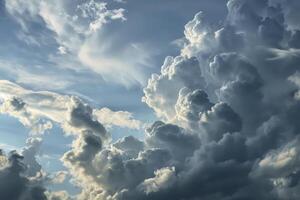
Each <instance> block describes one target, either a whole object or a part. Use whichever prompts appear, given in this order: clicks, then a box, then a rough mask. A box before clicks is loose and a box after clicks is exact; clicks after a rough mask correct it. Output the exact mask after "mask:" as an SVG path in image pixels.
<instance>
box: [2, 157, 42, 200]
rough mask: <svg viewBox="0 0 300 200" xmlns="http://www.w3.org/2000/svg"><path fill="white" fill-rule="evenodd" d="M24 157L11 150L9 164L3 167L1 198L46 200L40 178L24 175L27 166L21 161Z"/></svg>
mask: <svg viewBox="0 0 300 200" xmlns="http://www.w3.org/2000/svg"><path fill="white" fill-rule="evenodd" d="M2 156H3V155H2ZM22 158H23V157H22V156H20V155H19V154H17V153H16V152H11V153H10V155H9V156H8V158H7V159H8V161H7V164H6V165H5V166H4V167H2V168H1V170H0V198H1V199H11V200H20V199H28V200H43V199H45V200H46V199H47V198H46V195H45V189H44V187H43V186H42V184H41V183H40V180H39V179H38V178H36V179H29V178H27V177H26V176H24V175H23V173H24V172H25V169H26V168H25V166H24V164H23V163H22V161H21V160H22Z"/></svg>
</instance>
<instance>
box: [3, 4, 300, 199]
mask: <svg viewBox="0 0 300 200" xmlns="http://www.w3.org/2000/svg"><path fill="white" fill-rule="evenodd" d="M299 6H300V4H299V3H298V1H296V0H291V1H277V0H269V1H268V0H229V1H228V3H227V7H228V16H227V18H226V20H225V21H224V23H223V24H222V25H212V24H210V23H209V22H208V21H207V19H206V16H205V14H204V13H202V12H199V13H198V14H196V15H195V17H194V18H193V19H192V20H191V21H190V22H188V23H187V25H186V26H185V30H184V35H185V44H184V46H183V47H182V51H181V54H180V55H178V56H176V57H167V58H166V59H165V62H164V64H163V66H162V68H161V71H160V73H159V74H153V75H152V76H151V77H150V79H149V81H148V85H147V86H146V87H145V88H144V94H145V95H144V97H143V101H144V102H145V103H146V104H147V105H148V106H149V107H150V108H152V109H153V110H154V111H155V113H156V114H157V116H158V118H159V119H160V121H156V122H154V123H153V125H151V126H150V127H148V128H147V129H146V134H145V138H144V141H140V140H138V139H135V138H134V137H132V136H129V137H125V138H123V139H120V140H118V141H116V142H112V141H111V138H110V134H109V133H108V132H107V130H106V128H105V127H104V126H103V124H102V121H103V123H104V124H105V120H107V122H106V123H107V124H110V123H112V121H115V119H119V118H118V117H119V116H123V118H122V120H120V122H119V123H115V124H116V125H119V126H125V125H124V121H126V124H127V125H126V126H127V127H132V128H135V127H136V126H137V124H138V123H137V121H134V120H132V119H131V115H130V114H128V113H124V112H121V113H111V112H112V111H110V110H105V112H108V113H109V115H111V118H112V119H106V118H105V117H102V116H100V117H99V115H100V114H101V112H104V111H103V110H102V111H101V110H100V111H95V110H94V109H93V108H92V107H91V106H89V105H88V104H86V103H84V102H83V101H82V100H80V99H79V98H77V97H70V96H64V95H59V94H55V93H50V92H33V91H28V90H25V89H23V88H21V87H20V86H17V85H15V84H13V83H11V82H8V81H1V82H0V83H1V85H2V87H0V88H1V89H0V97H2V98H4V99H7V98H8V97H12V96H16V97H15V98H13V99H12V100H8V101H7V100H6V101H5V102H4V103H3V105H2V107H3V110H4V111H3V112H6V113H11V115H12V116H15V117H17V118H19V119H20V121H24V124H26V123H25V122H26V120H29V121H31V119H32V117H31V116H39V117H43V118H47V119H50V120H52V121H54V122H56V123H59V124H60V125H61V127H62V128H63V129H64V131H65V132H66V133H72V134H73V135H74V136H75V139H74V141H73V143H72V146H71V149H70V150H69V151H68V152H66V153H65V154H64V155H63V156H62V158H61V161H62V162H63V163H64V165H65V166H66V167H67V169H68V170H69V173H70V175H71V176H73V178H74V183H75V184H76V185H77V186H79V187H80V188H81V192H80V194H78V195H77V196H76V197H75V198H76V199H79V200H94V199H106V200H140V199H143V200H147V199H149V200H165V199H173V200H182V199H187V200H194V199H204V200H211V199H222V200H223V199H226V200H234V199H263V200H268V199H270V200H271V199H272V200H273V199H276V200H284V199H299V198H300V193H299V187H300V183H299V180H300V178H299V177H300V176H299V173H300V171H299V170H300V169H299V152H300V151H299V135H298V134H299V132H300V126H299V118H300V112H299V111H300V101H299V61H300V59H299V58H300V51H299V49H298V48H299V46H297V41H298V40H300V35H299V34H298V32H299V31H300V30H298V29H299V23H298V21H297V18H298V14H297V12H296V11H295V9H296V8H298V7H299ZM115 14H116V13H115ZM93 17H95V16H93ZM96 17H97V16H96ZM95 23H96V22H95ZM95 26H96V25H95ZM96 27H97V26H96ZM10 99H11V98H10ZM11 107H12V109H10V108H11ZM25 108H26V110H25ZM95 112H96V118H95V116H94V115H95ZM99 112H100V114H99ZM102 114H103V113H102ZM97 115H98V117H97ZM33 119H36V118H35V117H34V118H33ZM27 124H29V123H27ZM32 144H35V143H32ZM4 160H5V159H4ZM17 163H18V162H17ZM11 165H12V164H10V165H9V166H11ZM4 169H5V168H4ZM16 174H18V173H16ZM17 177H18V178H19V176H17ZM22 187H23V186H22ZM0 193H1V191H0ZM2 193H3V192H2ZM3 194H6V193H3ZM55 195H58V196H62V197H63V198H65V199H66V198H68V197H67V196H66V195H67V194H66V193H64V192H62V193H59V194H58V193H57V194H55V193H53V194H52V197H51V198H54V199H55ZM48 196H49V197H50V195H48Z"/></svg>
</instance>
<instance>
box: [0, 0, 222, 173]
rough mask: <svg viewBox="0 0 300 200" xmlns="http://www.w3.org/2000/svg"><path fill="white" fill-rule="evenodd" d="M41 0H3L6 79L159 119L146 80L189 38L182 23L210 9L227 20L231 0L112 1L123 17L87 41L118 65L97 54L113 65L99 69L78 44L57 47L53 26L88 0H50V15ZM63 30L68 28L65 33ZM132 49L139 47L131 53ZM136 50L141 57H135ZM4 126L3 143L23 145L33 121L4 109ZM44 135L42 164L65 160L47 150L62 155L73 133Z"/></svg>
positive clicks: (0, 121) (1, 63) (0, 75)
mask: <svg viewBox="0 0 300 200" xmlns="http://www.w3.org/2000/svg"><path fill="white" fill-rule="evenodd" d="M36 2H38V1H27V2H26V3H22V1H6V2H5V1H3V0H1V4H0V11H1V12H0V26H1V27H2V28H1V32H0V40H1V47H0V79H3V80H9V81H11V82H14V83H17V84H18V85H20V86H22V87H24V88H26V89H31V90H37V91H43V90H48V91H52V92H57V93H59V94H66V95H76V96H79V97H80V98H82V99H84V101H86V102H88V103H90V104H91V105H93V106H94V107H96V108H101V107H108V108H110V109H111V110H114V111H119V110H122V111H128V112H131V113H132V114H133V116H134V117H135V118H137V119H138V120H140V121H143V122H145V123H150V122H153V121H155V118H156V117H155V114H154V113H153V111H152V110H151V109H150V108H149V107H148V106H146V105H145V103H143V102H141V98H142V96H143V87H145V85H146V83H147V79H148V77H150V75H151V73H154V72H159V71H160V66H161V65H162V63H163V61H164V58H165V57H166V56H168V55H176V54H178V53H179V51H180V46H179V44H177V43H176V41H179V40H181V39H182V38H183V36H184V35H183V27H184V25H185V24H186V23H187V22H188V21H189V20H190V19H191V18H193V16H194V14H195V13H196V12H198V11H199V10H203V11H205V12H207V13H208V14H209V13H211V16H212V17H211V18H210V20H211V21H212V22H214V23H216V22H218V21H220V20H222V18H223V17H224V16H225V14H226V12H227V11H226V8H225V4H224V3H220V2H222V1H220V0H214V1H209V2H207V1H198V0H189V1H185V2H183V1H180V0H178V1H173V0H165V1H158V0H157V1H145V0H143V1H140V0H132V1H131V0H130V1H127V2H121V3H120V2H117V1H116V2H114V1H107V9H120V8H121V9H124V11H123V13H122V15H124V16H123V17H124V20H123V19H116V20H114V19H108V20H107V22H105V23H103V25H102V27H101V28H100V29H98V30H96V31H95V33H93V34H94V36H88V37H95V38H96V39H95V42H96V43H94V44H90V45H89V46H88V47H87V48H93V49H92V50H95V53H96V54H99V56H101V57H105V56H108V57H110V58H109V59H110V62H111V63H114V61H115V60H116V63H115V64H113V65H114V66H105V64H102V63H101V61H100V62H98V61H97V60H96V61H95V62H96V65H99V67H100V68H110V67H113V68H115V69H114V70H108V72H102V71H103V70H100V71H97V70H96V71H95V70H94V69H93V68H97V67H98V66H94V64H91V65H92V66H89V64H88V63H82V62H80V61H78V56H77V55H76V54H77V53H78V52H76V51H78V49H77V50H74V51H75V52H71V50H68V49H67V50H66V52H65V54H61V53H59V47H60V46H63V43H64V41H63V40H64V39H61V38H59V37H60V36H57V35H59V33H57V32H58V31H59V30H58V29H59V28H57V27H55V26H51V20H59V18H58V19H56V18H55V15H57V16H59V12H60V11H64V12H69V13H68V14H70V15H71V14H74V12H78V10H76V7H77V6H78V5H81V4H84V3H88V2H89V1H78V0H76V1H66V2H65V4H64V3H61V4H60V3H59V4H58V5H57V6H56V7H55V6H54V5H53V4H52V3H51V1H49V2H48V3H47V1H45V4H44V6H45V9H47V8H49V9H50V10H51V9H54V10H52V12H53V13H50V14H49V16H50V17H49V16H47V15H46V14H47V13H44V14H45V15H44V16H41V15H43V14H41V13H39V12H46V11H39V10H35V9H38V8H34V6H36V4H37V3H36ZM95 2H98V3H99V2H101V1H95ZM103 2H104V1H103ZM48 4H49V5H48ZM18 6H19V7H18ZM47 6H48V7H47ZM59 6H61V7H59ZM32 8H33V9H32ZM30 9H32V10H30ZM55 9H57V10H55ZM77 14H78V13H77ZM47 17H49V19H48V18H47ZM51 17H52V18H53V19H51ZM90 17H91V16H90ZM47 20H49V21H47ZM88 20H92V19H83V20H82V22H80V23H83V26H88V25H89V24H88V23H90V21H88ZM53 23H54V22H53ZM57 23H60V21H57ZM84 23H85V24H84ZM65 26H67V25H65ZM55 28H57V29H55ZM56 31H57V32H56ZM66 34H67V36H68V37H77V36H78V33H77V32H76V31H70V32H67V33H66ZM73 35H74V36H73ZM61 37H62V38H63V37H65V36H64V35H63V34H62V36H61ZM81 37H82V36H81ZM86 40H88V39H86ZM81 43H82V44H79V46H78V47H75V48H82V47H81V46H83V45H84V44H83V43H84V42H81ZM67 45H70V46H71V45H72V44H67ZM67 45H66V46H67ZM80 45H81V46H80ZM64 48H68V47H64ZM70 48H71V47H70ZM102 48H104V50H103V51H102ZM136 48H137V49H136ZM140 49H141V50H140ZM136 50H138V51H136ZM131 51H136V52H133V54H131ZM135 53H137V54H139V55H135ZM95 56H98V55H95ZM136 58H137V59H140V60H137V63H136V62H135V59H136ZM123 63H124V66H122V64H123ZM101 65H103V66H101ZM119 65H120V66H119ZM131 65H132V66H131ZM127 68H128V70H129V71H130V72H129V74H127V75H124V77H123V78H124V80H120V79H122V78H120V77H119V76H120V75H121V73H126V72H127ZM118 71H120V73H119V72H118ZM135 79H136V80H135ZM0 131H1V135H0V141H1V145H2V146H3V147H4V149H6V150H12V149H13V148H18V149H19V150H20V149H22V147H23V146H24V145H25V141H26V138H27V137H28V134H29V132H30V128H28V127H27V128H26V127H24V126H23V125H22V124H21V123H20V122H19V121H18V119H16V118H13V117H10V116H8V115H5V114H4V115H1V116H0ZM110 131H111V132H112V133H113V135H112V136H113V139H114V140H116V139H118V138H121V137H124V136H126V135H134V136H136V137H138V138H140V139H143V137H144V131H143V130H132V129H128V128H122V127H121V128H118V127H117V126H114V127H112V128H111V130H110ZM43 137H44V138H45V139H44V141H43V144H42V146H41V152H42V153H41V154H40V155H39V156H40V158H39V159H40V160H41V161H42V164H43V165H46V166H43V167H45V169H46V170H48V171H49V170H50V171H58V170H61V169H62V165H61V164H59V161H58V160H57V161H55V162H54V161H53V160H47V159H48V157H47V156H49V157H52V156H53V157H56V159H57V158H59V157H60V156H61V155H62V154H63V153H64V152H65V151H66V150H67V149H68V145H70V143H71V141H72V140H71V139H70V138H68V137H65V136H63V134H62V130H61V129H60V128H58V127H55V128H53V129H51V130H49V131H47V133H45V135H44V136H43ZM9 148H11V149H9ZM45 155H47V156H45ZM49 162H50V163H51V164H49ZM46 163H48V164H46Z"/></svg>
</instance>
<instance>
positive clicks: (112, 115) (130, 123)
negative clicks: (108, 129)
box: [93, 108, 143, 129]
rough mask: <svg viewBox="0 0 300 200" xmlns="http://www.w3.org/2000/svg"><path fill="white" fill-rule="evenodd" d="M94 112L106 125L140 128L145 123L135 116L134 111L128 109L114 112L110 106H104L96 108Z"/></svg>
mask: <svg viewBox="0 0 300 200" xmlns="http://www.w3.org/2000/svg"><path fill="white" fill-rule="evenodd" d="M93 114H94V115H95V116H96V117H97V119H98V120H99V121H101V122H102V123H103V124H104V125H106V126H119V127H124V128H130V129H140V128H141V127H142V125H143V124H142V122H141V121H139V120H136V119H134V118H133V116H132V113H130V112H127V111H117V112H114V111H112V110H110V109H109V108H102V109H100V110H96V111H95V112H94V113H93Z"/></svg>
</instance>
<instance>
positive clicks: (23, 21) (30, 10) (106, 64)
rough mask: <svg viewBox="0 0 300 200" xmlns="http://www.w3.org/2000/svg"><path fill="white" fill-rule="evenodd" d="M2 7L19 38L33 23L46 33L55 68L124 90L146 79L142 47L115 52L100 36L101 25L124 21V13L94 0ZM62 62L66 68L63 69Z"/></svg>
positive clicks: (114, 46)
mask: <svg viewBox="0 0 300 200" xmlns="http://www.w3.org/2000/svg"><path fill="white" fill-rule="evenodd" d="M5 7H6V10H7V11H8V13H9V14H10V15H11V16H12V17H13V18H14V19H15V20H16V21H17V22H18V23H19V24H20V25H21V27H22V30H21V32H23V33H24V34H23V35H30V34H31V32H33V30H32V29H31V25H32V24H34V23H37V24H39V25H40V26H41V27H43V28H46V29H48V30H50V33H49V34H48V35H49V36H50V37H51V39H54V41H55V42H56V44H57V48H56V49H57V50H58V54H57V51H56V52H53V53H52V54H51V56H49V57H48V58H47V59H48V60H49V61H51V62H56V64H57V65H58V66H61V67H64V68H69V66H71V67H70V68H71V69H72V70H76V71H78V70H79V71H83V70H86V69H88V70H90V71H91V72H93V73H96V74H99V75H101V76H102V77H103V79H104V80H106V81H109V82H115V83H119V84H123V85H125V86H127V87H130V86H132V85H136V84H143V83H144V81H145V79H146V77H145V74H144V71H143V69H142V67H145V66H149V63H150V59H149V55H148V53H147V52H148V51H147V49H146V47H144V45H143V44H139V43H133V42H130V43H128V44H127V45H126V46H125V47H121V48H122V49H118V48H120V47H119V46H118V44H117V43H116V42H115V38H114V37H113V35H111V36H109V35H107V36H105V37H104V36H103V35H104V33H105V27H104V26H105V25H106V26H107V25H108V24H110V23H111V22H113V21H116V23H117V21H121V22H125V21H126V17H125V9H123V8H112V9H110V8H109V7H111V6H110V5H109V4H108V3H106V2H101V1H95V0H89V1H83V2H77V1H76V2H74V1H69V0H68V1H65V2H61V1H31V2H26V3H24V2H22V1H19V0H13V1H6V3H5ZM57 13H59V14H57ZM19 35H20V34H19ZM36 40H38V38H37V39H35V42H34V43H38V42H39V41H36ZM40 40H42V39H40ZM40 43H41V42H40ZM50 45H51V44H50ZM52 45H53V44H52ZM46 46H47V45H46ZM48 46H49V44H48ZM66 62H67V65H63V64H64V63H66ZM74 65H75V66H74ZM27 81H29V80H27Z"/></svg>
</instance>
